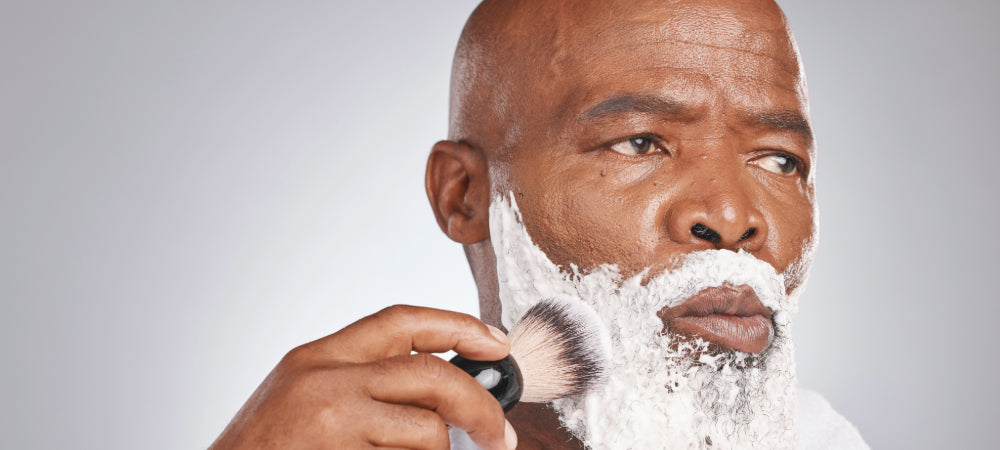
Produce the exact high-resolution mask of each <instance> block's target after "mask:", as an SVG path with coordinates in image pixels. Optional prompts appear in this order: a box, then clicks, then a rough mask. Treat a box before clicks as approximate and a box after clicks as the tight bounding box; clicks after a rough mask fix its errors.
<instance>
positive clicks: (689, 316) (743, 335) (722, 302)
mask: <svg viewBox="0 0 1000 450" xmlns="http://www.w3.org/2000/svg"><path fill="white" fill-rule="evenodd" d="M771 314H772V312H771V310H770V309H768V308H767V307H766V306H764V304H763V303H761V301H760V298H759V297H757V294H756V293H754V291H753V289H751V288H750V287H749V286H746V285H740V286H732V285H730V284H723V285H722V286H718V287H711V288H707V289H705V290H702V291H701V292H698V293H697V294H695V295H693V296H692V297H691V298H689V299H687V300H686V301H684V303H681V304H680V305H677V306H674V307H670V308H663V309H662V310H660V312H658V313H657V316H659V317H660V319H661V320H663V326H664V331H666V332H669V333H671V334H678V335H682V336H693V337H699V338H702V339H704V340H706V341H708V342H711V343H713V344H717V345H719V346H721V347H724V348H726V349H732V350H738V351H741V352H746V353H761V352H763V351H764V350H766V349H767V347H769V346H770V345H771V340H772V339H773V338H774V325H773V323H772V321H771Z"/></svg>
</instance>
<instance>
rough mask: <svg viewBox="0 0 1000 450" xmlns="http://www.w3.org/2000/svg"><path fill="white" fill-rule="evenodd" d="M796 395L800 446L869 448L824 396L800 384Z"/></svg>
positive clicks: (804, 449)
mask: <svg viewBox="0 0 1000 450" xmlns="http://www.w3.org/2000/svg"><path fill="white" fill-rule="evenodd" d="M798 397H799V413H798V416H799V417H798V427H799V448H800V449H802V450H813V449H815V450H819V449H824V450H825V449H838V450H839V449H844V450H854V449H858V450H867V449H869V447H868V444H866V443H865V441H864V439H862V438H861V433H859V432H858V429H857V428H855V427H854V425H852V424H851V423H850V422H848V421H847V419H845V418H844V416H842V415H840V414H839V413H837V411H834V409H833V407H832V406H830V403H829V402H827V401H826V399H825V398H823V396H821V395H819V394H818V393H816V392H815V391H810V390H808V389H802V388H799V389H798Z"/></svg>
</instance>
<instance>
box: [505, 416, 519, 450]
mask: <svg viewBox="0 0 1000 450" xmlns="http://www.w3.org/2000/svg"><path fill="white" fill-rule="evenodd" d="M504 422H506V423H507V429H506V430H505V431H504V433H503V438H504V440H505V441H506V442H507V449H508V450H514V449H516V448H517V433H515V432H514V426H513V425H511V424H510V421H506V420H505V421H504Z"/></svg>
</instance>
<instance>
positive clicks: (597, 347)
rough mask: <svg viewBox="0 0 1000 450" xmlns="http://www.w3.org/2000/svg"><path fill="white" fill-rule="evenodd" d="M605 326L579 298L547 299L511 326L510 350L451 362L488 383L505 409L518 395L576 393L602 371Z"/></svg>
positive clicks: (535, 399)
mask: <svg viewBox="0 0 1000 450" xmlns="http://www.w3.org/2000/svg"><path fill="white" fill-rule="evenodd" d="M603 330H604V328H603V325H602V324H601V322H600V319H599V318H598V316H597V313H596V312H594V310H593V309H591V308H590V307H589V306H587V305H586V304H584V303H583V302H581V301H580V300H578V299H560V300H556V299H547V300H543V301H541V302H539V303H538V304H536V305H534V306H532V307H531V309H529V310H528V311H527V312H525V313H524V316H522V317H521V319H520V320H518V321H517V323H516V324H515V325H514V327H513V328H511V330H510V333H509V334H508V338H509V340H510V355H507V357H506V358H504V359H501V360H499V361H473V360H468V359H465V358H463V357H461V356H456V357H454V358H452V359H451V363H452V364H455V365H456V366H458V367H459V368H461V369H462V370H464V371H465V372H466V373H468V374H469V375H472V376H473V378H475V379H476V381H478V382H479V384H481V385H482V386H483V387H485V388H486V389H488V390H489V391H490V393H491V394H493V396H494V397H496V399H497V400H498V401H499V402H500V406H502V407H503V410H504V412H507V411H509V410H510V409H511V408H513V407H514V405H515V404H517V403H518V402H519V401H523V402H528V403H545V402H550V401H552V400H555V399H558V398H562V397H568V396H571V395H577V394H581V393H584V392H586V391H587V390H589V389H590V388H592V387H594V386H596V385H597V384H599V383H601V382H602V381H603V380H604V377H605V376H606V372H607V368H608V360H609V355H608V353H609V350H608V348H609V346H608V345H607V342H606V337H605V336H606V334H605V333H604V332H603Z"/></svg>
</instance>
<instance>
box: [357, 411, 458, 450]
mask: <svg viewBox="0 0 1000 450" xmlns="http://www.w3.org/2000/svg"><path fill="white" fill-rule="evenodd" d="M372 412H373V414H372V416H371V417H372V420H371V421H370V422H369V424H368V429H367V431H366V433H365V435H366V436H367V438H368V442H369V443H370V444H372V445H374V446H377V447H380V448H381V447H399V448H409V449H415V450H441V449H447V448H448V426H447V425H445V423H444V419H442V418H441V416H440V415H438V414H437V413H435V412H434V411H431V410H429V409H424V408H420V407H417V406H409V405H397V404H390V403H381V402H379V403H377V404H376V405H375V406H374V407H373V408H372Z"/></svg>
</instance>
